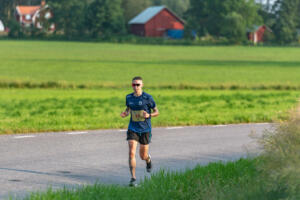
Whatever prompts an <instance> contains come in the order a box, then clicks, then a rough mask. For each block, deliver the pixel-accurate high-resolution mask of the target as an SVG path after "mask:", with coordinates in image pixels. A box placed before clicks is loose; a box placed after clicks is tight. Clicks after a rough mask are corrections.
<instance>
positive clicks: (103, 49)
mask: <svg viewBox="0 0 300 200" xmlns="http://www.w3.org/2000/svg"><path fill="white" fill-rule="evenodd" d="M0 47H1V48H0V61H1V62H0V70H1V74H0V80H1V81H0V82H2V84H0V86H1V85H7V84H11V85H13V84H12V83H16V84H18V83H19V84H20V83H24V82H31V83H41V82H48V81H52V82H56V83H60V84H62V85H68V84H74V85H83V86H91V85H100V86H104V87H124V86H128V85H129V84H128V83H129V80H131V78H132V77H133V76H136V75H141V76H143V77H144V79H145V83H146V84H147V85H148V86H149V87H150V86H151V87H158V88H159V87H162V86H165V87H168V86H169V87H170V86H180V85H181V86H182V85H183V86H194V87H210V86H215V87H217V88H218V87H220V86H223V87H230V86H235V87H246V88H251V87H254V88H257V87H262V86H265V87H269V86H274V87H275V88H276V87H277V88H280V87H283V86H294V87H297V88H300V82H299V80H300V57H299V54H300V49H299V48H288V47H283V48H279V47H272V48H269V47H242V46H237V47H191V46H155V45H153V46H147V45H128V44H105V43H104V44H103V43H80V42H40V41H36V42H33V41H0ZM3 83H5V84H3ZM25 86H26V85H25Z"/></svg>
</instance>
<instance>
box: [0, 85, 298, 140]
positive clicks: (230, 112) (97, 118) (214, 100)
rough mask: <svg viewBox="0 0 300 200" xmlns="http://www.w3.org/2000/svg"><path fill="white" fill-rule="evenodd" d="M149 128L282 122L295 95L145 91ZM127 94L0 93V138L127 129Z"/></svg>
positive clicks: (103, 91) (111, 91)
mask: <svg viewBox="0 0 300 200" xmlns="http://www.w3.org/2000/svg"><path fill="white" fill-rule="evenodd" d="M145 91H146V92H148V93H150V94H152V96H153V97H154V99H155V101H156V103H157V105H158V108H159V110H160V116H159V117H158V118H153V119H152V121H153V126H156V127H157V126H176V125H206V124H230V123H250V122H272V121H273V120H285V119H287V116H288V113H287V111H288V110H290V109H291V108H293V107H294V106H295V105H296V102H297V99H298V98H299V96H300V92H299V91H228V90H216V91H209V90H179V91H176V90H158V89H154V90H153V89H152V90H149V89H147V88H145ZM131 92H132V91H130V90H121V89H101V90H88V89H84V90H78V89H77V90H66V89H65V90H63V89H1V92H0V118H1V120H0V133H1V134H4V133H30V132H42V131H66V130H88V129H89V130H91V129H112V128H126V127H127V125H128V121H129V118H125V119H122V118H120V116H119V114H120V112H121V111H123V110H124V109H125V96H126V94H128V93H131Z"/></svg>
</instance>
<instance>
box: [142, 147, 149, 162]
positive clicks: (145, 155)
mask: <svg viewBox="0 0 300 200" xmlns="http://www.w3.org/2000/svg"><path fill="white" fill-rule="evenodd" d="M148 152H149V144H146V145H143V144H140V157H141V159H142V160H144V161H146V162H149V153H148Z"/></svg>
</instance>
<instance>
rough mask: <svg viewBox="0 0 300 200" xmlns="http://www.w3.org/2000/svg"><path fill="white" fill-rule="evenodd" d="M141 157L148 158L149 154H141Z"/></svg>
mask: <svg viewBox="0 0 300 200" xmlns="http://www.w3.org/2000/svg"><path fill="white" fill-rule="evenodd" d="M140 157H141V159H142V160H147V158H148V155H147V154H140Z"/></svg>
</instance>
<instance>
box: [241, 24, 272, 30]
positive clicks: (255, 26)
mask: <svg viewBox="0 0 300 200" xmlns="http://www.w3.org/2000/svg"><path fill="white" fill-rule="evenodd" d="M263 26H265V27H266V29H267V30H268V31H269V32H272V30H271V29H270V28H269V27H267V26H266V25H253V26H252V27H251V28H248V29H247V32H256V31H258V30H259V29H260V28H261V27H263Z"/></svg>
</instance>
